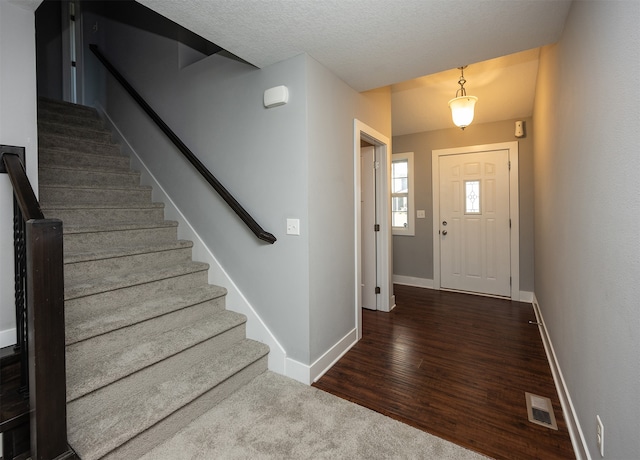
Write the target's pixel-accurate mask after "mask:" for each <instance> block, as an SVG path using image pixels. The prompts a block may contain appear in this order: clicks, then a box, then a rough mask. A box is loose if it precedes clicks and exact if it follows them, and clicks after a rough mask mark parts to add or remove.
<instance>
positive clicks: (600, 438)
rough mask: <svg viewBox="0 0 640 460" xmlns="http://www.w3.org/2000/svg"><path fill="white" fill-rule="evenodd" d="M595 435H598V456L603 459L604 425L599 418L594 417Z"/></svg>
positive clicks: (597, 416)
mask: <svg viewBox="0 0 640 460" xmlns="http://www.w3.org/2000/svg"><path fill="white" fill-rule="evenodd" d="M596 424H597V427H596V428H597V430H598V431H597V434H598V449H600V456H601V457H604V425H603V424H602V420H600V416H599V415H596Z"/></svg>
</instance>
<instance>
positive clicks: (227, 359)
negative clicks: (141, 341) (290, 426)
mask: <svg viewBox="0 0 640 460" xmlns="http://www.w3.org/2000/svg"><path fill="white" fill-rule="evenodd" d="M267 353H268V347H267V346H266V345H264V344H262V343H259V342H254V341H252V340H247V339H244V340H242V341H241V342H240V343H238V345H237V346H235V347H233V348H228V349H226V350H223V351H221V352H219V353H218V352H217V350H216V349H215V345H211V344H210V343H209V342H208V341H207V342H203V343H202V344H200V345H198V346H195V347H192V348H189V349H188V350H185V351H184V352H182V353H180V354H179V355H175V356H172V357H170V358H168V359H165V360H164V361H161V362H159V363H157V364H155V365H153V366H150V367H148V368H146V369H144V370H142V371H140V372H137V373H135V374H133V375H130V376H128V377H126V378H124V379H121V380H118V381H117V382H114V383H113V384H111V385H108V386H107V387H104V388H101V389H100V390H97V391H95V392H93V393H90V394H88V395H86V396H84V397H82V398H80V399H77V400H75V401H73V402H71V403H69V404H68V405H67V418H68V421H69V430H68V433H69V443H70V444H71V446H72V447H73V448H74V450H75V451H76V452H77V453H78V454H79V456H80V457H81V458H82V459H83V460H95V459H98V458H101V457H103V456H105V455H107V454H108V453H109V452H110V451H111V450H113V449H116V448H118V447H119V446H121V445H122V444H124V443H126V442H127V441H129V440H130V439H131V438H133V437H134V436H136V435H138V434H140V433H142V432H144V431H145V430H147V429H149V428H151V427H153V425H154V424H156V423H158V422H161V421H162V420H163V419H164V418H165V417H169V416H171V415H172V414H173V413H175V412H176V411H178V410H179V409H180V408H182V407H183V406H185V405H187V404H189V403H191V402H193V401H194V400H196V399H197V398H198V397H201V396H203V395H205V393H207V392H208V391H210V390H212V389H214V388H218V387H223V383H224V382H225V381H226V380H227V379H231V378H234V377H235V376H236V375H237V374H240V373H243V372H246V371H247V370H248V369H249V368H250V364H251V363H257V362H260V361H262V362H264V364H263V365H262V366H263V367H264V369H261V371H264V370H266V359H265V358H266V355H267ZM226 393H227V394H222V395H221V398H220V399H223V398H224V397H226V396H228V394H229V393H230V392H229V391H227V392H226ZM175 429H176V431H177V430H178V429H179V427H175ZM123 458H125V457H123Z"/></svg>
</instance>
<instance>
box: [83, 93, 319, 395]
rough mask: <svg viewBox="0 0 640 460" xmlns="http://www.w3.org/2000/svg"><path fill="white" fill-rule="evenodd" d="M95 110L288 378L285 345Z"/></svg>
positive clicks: (118, 133)
mask: <svg viewBox="0 0 640 460" xmlns="http://www.w3.org/2000/svg"><path fill="white" fill-rule="evenodd" d="M95 107H96V109H97V110H98V112H99V113H100V115H101V117H102V118H103V120H104V121H105V122H106V123H107V124H108V125H109V127H110V129H111V130H112V132H113V134H114V136H115V137H116V139H117V140H118V141H119V142H120V144H121V146H122V149H123V153H124V154H127V155H128V156H129V157H130V158H131V164H132V167H133V168H134V169H138V170H140V172H141V181H142V183H143V184H147V185H152V186H153V195H154V200H157V201H162V202H164V203H165V218H167V219H169V220H175V221H177V222H178V237H179V238H181V239H185V240H190V241H193V253H192V254H193V259H194V260H198V261H202V262H206V263H208V264H209V283H211V284H217V285H219V286H224V287H225V288H226V289H227V309H229V310H232V311H235V312H237V313H242V314H243V315H245V316H246V317H247V325H246V326H247V337H248V338H250V339H253V340H256V341H258V342H262V343H265V344H267V345H268V346H269V348H270V351H269V358H268V359H269V370H271V371H273V372H276V373H278V374H282V375H287V374H286V369H287V367H286V358H287V355H286V352H285V350H284V348H283V347H282V345H280V343H279V342H278V340H277V339H276V338H275V337H274V336H273V334H272V333H271V331H270V330H269V329H268V328H267V326H266V325H265V323H264V322H263V321H262V319H261V318H260V316H259V315H258V313H257V312H256V311H255V310H254V308H253V307H252V305H251V304H250V303H249V301H248V300H247V298H246V297H245V296H244V295H243V294H242V292H241V291H240V289H239V288H238V286H237V285H236V284H235V283H234V282H233V280H232V279H231V277H230V276H229V275H228V274H227V272H226V271H225V269H224V268H223V267H222V265H221V264H220V263H219V262H218V260H217V259H216V257H215V256H214V255H213V253H212V252H211V251H210V250H209V248H208V247H207V245H206V244H205V243H204V241H203V240H202V238H200V235H198V233H197V232H196V230H195V229H194V228H193V227H192V226H191V224H190V223H189V221H188V220H187V218H186V217H185V216H184V214H182V213H181V212H180V210H179V209H178V207H177V206H176V204H175V203H174V202H173V200H172V199H171V197H169V195H168V194H167V193H166V191H165V190H164V188H163V187H162V186H161V185H160V183H159V182H158V181H157V180H156V178H155V177H154V175H153V174H152V173H151V171H150V170H149V168H147V166H146V165H145V163H144V162H143V161H142V160H141V158H140V156H139V155H138V154H137V152H136V151H135V149H134V148H133V146H131V144H129V142H128V141H127V139H126V138H125V137H124V136H123V134H122V132H121V131H120V130H119V129H118V127H117V126H116V125H115V123H113V121H112V120H111V118H110V117H109V115H108V114H107V113H106V111H105V110H104V107H102V105H101V104H100V103H99V102H97V101H96V103H95ZM292 378H295V377H292ZM296 380H298V379H296ZM307 384H308V383H307Z"/></svg>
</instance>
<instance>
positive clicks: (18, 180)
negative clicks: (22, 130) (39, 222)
mask: <svg viewBox="0 0 640 460" xmlns="http://www.w3.org/2000/svg"><path fill="white" fill-rule="evenodd" d="M2 161H3V163H4V167H5V169H6V171H7V173H8V174H9V179H10V180H11V185H13V194H14V195H15V197H16V200H18V204H19V205H20V210H21V211H22V215H23V216H24V220H25V222H26V221H28V220H31V219H44V214H42V210H41V209H40V204H39V203H38V200H37V199H36V195H35V193H34V192H33V188H31V183H30V182H29V179H28V178H27V174H26V172H25V170H24V167H23V165H22V162H21V161H20V158H19V157H18V155H16V154H15V153H8V152H2Z"/></svg>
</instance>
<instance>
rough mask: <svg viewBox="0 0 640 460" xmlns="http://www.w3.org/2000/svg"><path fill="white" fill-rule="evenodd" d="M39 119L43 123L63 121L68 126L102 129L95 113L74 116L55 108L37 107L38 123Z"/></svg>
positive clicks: (102, 125)
mask: <svg viewBox="0 0 640 460" xmlns="http://www.w3.org/2000/svg"><path fill="white" fill-rule="evenodd" d="M41 121H43V122H45V123H63V124H67V125H69V126H77V127H83V128H89V129H97V130H100V129H104V123H103V122H102V120H101V119H100V118H99V117H98V115H97V114H96V113H94V114H85V115H82V116H75V115H71V114H67V113H64V112H60V111H57V110H49V109H46V108H39V109H38V123H40V122H41Z"/></svg>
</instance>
